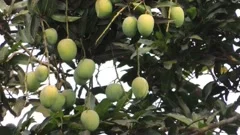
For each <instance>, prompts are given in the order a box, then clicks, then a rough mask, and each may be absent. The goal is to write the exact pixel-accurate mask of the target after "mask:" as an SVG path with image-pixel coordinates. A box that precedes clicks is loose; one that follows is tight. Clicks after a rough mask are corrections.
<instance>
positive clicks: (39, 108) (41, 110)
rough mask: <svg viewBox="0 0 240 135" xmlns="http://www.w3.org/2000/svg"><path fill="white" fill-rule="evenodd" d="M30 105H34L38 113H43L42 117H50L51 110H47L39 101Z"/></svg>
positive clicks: (34, 101)
mask: <svg viewBox="0 0 240 135" xmlns="http://www.w3.org/2000/svg"><path fill="white" fill-rule="evenodd" d="M30 104H32V105H33V106H34V107H35V108H36V109H35V111H36V112H39V113H42V115H43V116H44V117H48V116H50V113H51V111H50V110H49V109H47V108H45V107H44V106H43V105H42V104H41V103H40V101H39V100H33V101H30Z"/></svg>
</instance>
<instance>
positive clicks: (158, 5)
mask: <svg viewBox="0 0 240 135" xmlns="http://www.w3.org/2000/svg"><path fill="white" fill-rule="evenodd" d="M172 6H177V4H176V3H174V2H171V1H165V2H158V3H157V5H156V6H155V8H162V7H172Z"/></svg>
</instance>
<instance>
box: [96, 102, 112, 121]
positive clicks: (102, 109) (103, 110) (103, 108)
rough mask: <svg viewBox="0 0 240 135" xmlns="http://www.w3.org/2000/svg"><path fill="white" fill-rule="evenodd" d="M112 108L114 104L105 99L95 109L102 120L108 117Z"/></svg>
mask: <svg viewBox="0 0 240 135" xmlns="http://www.w3.org/2000/svg"><path fill="white" fill-rule="evenodd" d="M110 106H112V102H111V101H110V100H108V99H107V98H105V99H103V100H102V101H101V102H100V103H99V104H98V105H97V106H96V107H95V110H96V112H97V113H98V115H99V117H100V118H101V119H102V118H103V117H104V116H106V114H107V112H108V109H109V108H110Z"/></svg>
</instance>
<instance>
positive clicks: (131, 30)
mask: <svg viewBox="0 0 240 135" xmlns="http://www.w3.org/2000/svg"><path fill="white" fill-rule="evenodd" d="M122 31H123V33H124V34H125V35H126V36H128V37H134V36H135V35H136V33H137V19H136V17H134V16H128V17H126V18H125V19H124V20H123V24H122Z"/></svg>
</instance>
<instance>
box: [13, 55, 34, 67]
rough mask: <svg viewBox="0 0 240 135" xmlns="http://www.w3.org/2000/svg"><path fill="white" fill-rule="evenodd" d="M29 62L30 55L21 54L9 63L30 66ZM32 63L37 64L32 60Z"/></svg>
mask: <svg viewBox="0 0 240 135" xmlns="http://www.w3.org/2000/svg"><path fill="white" fill-rule="evenodd" d="M28 60H29V56H28V55H26V54H22V53H20V54H17V55H14V56H13V57H12V58H11V59H10V60H9V62H10V63H11V64H12V65H17V64H23V65H27V64H28ZM32 62H35V61H33V60H32Z"/></svg>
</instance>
